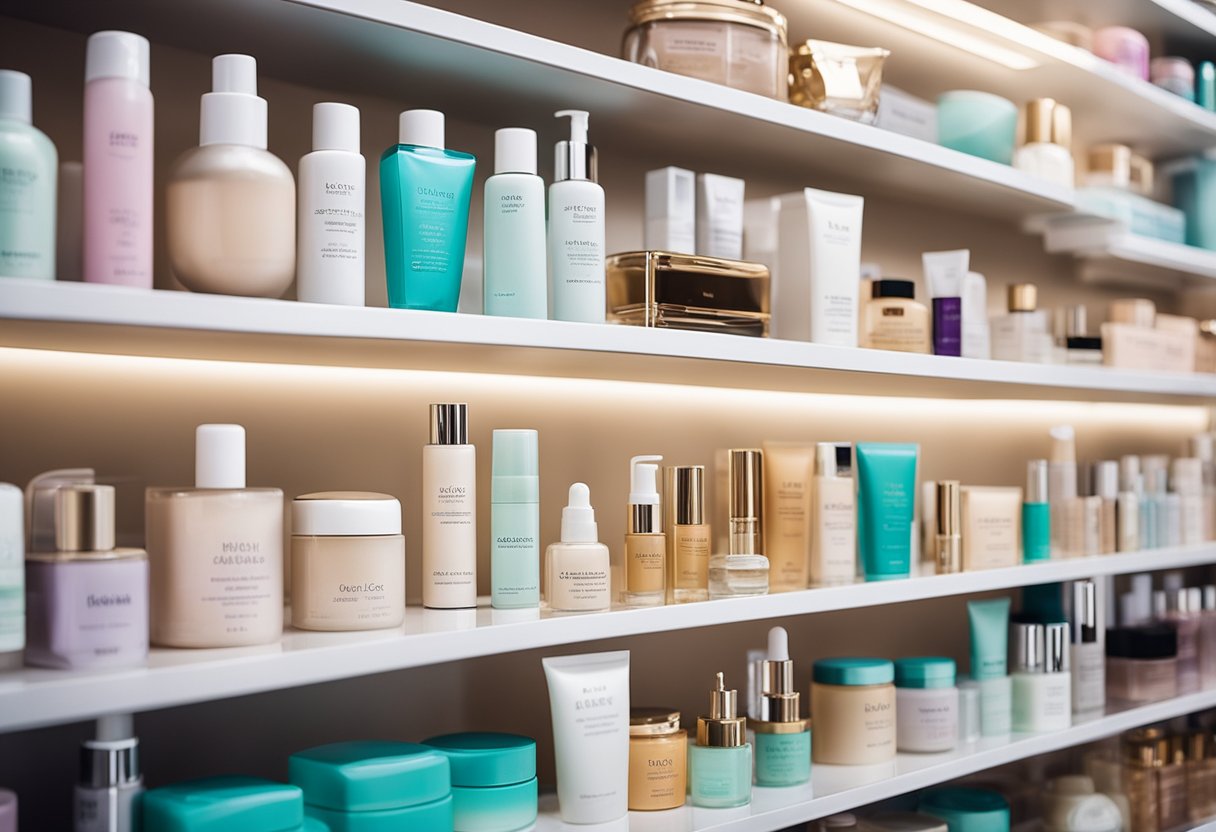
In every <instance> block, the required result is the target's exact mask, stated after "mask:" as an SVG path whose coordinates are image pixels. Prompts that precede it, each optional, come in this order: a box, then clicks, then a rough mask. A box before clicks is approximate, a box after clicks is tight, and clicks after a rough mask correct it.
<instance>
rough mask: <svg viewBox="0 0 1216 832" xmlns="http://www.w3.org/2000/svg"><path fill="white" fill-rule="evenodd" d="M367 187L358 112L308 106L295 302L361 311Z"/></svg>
mask: <svg viewBox="0 0 1216 832" xmlns="http://www.w3.org/2000/svg"><path fill="white" fill-rule="evenodd" d="M366 183H367V162H366V160H364V158H363V154H361V153H360V152H359V110H358V109H356V108H355V107H352V106H350V105H349V104H338V103H334V102H323V103H320V104H314V105H312V152H311V153H307V154H305V155H304V157H303V158H301V159H300V188H299V190H300V205H299V212H298V214H299V215H298V217H297V223H298V225H299V228H298V230H297V248H296V299H297V300H301V301H304V302H305V303H332V304H338V305H341V306H363V305H364V301H365V287H364V277H365V275H364V259H365V258H364V249H365V241H366V236H367V235H366V216H367V214H366V211H367V196H366V191H367V184H366Z"/></svg>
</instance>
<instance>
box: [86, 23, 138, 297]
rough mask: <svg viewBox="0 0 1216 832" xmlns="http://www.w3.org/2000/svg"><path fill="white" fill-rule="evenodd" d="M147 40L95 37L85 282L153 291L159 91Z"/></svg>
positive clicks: (89, 88) (90, 55)
mask: <svg viewBox="0 0 1216 832" xmlns="http://www.w3.org/2000/svg"><path fill="white" fill-rule="evenodd" d="M148 76H149V58H148V41H147V39H146V38H144V37H142V36H140V35H135V34H132V33H130V32H94V33H93V34H92V35H89V41H88V45H87V47H86V49H85V61H84V82H85V83H84V143H83V147H84V247H83V257H84V279H85V280H86V281H88V282H89V283H113V284H118V285H120V286H138V287H140V288H143V289H151V288H152V187H153V186H152V153H153V141H152V91H151V90H149V89H148Z"/></svg>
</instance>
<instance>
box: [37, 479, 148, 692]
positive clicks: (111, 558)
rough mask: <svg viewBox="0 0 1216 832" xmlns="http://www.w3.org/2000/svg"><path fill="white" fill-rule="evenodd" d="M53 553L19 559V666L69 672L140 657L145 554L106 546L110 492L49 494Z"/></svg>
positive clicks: (94, 488)
mask: <svg viewBox="0 0 1216 832" xmlns="http://www.w3.org/2000/svg"><path fill="white" fill-rule="evenodd" d="M54 495H55V549H56V551H54V552H30V553H29V554H28V555H27V556H26V574H25V593H26V595H25V606H26V623H25V628H26V629H25V634H26V645H25V662H26V664H30V665H34V666H36V667H55V668H63V669H71V670H82V669H92V668H103V667H105V668H109V667H133V666H136V665H141V664H143V663H144V662H145V661H146V660H147V658H148V556H147V554H145V553H144V550H143V549H116V548H114V486H112V485H65V486H62V487H60V488H58V489H56V490H55V492H54Z"/></svg>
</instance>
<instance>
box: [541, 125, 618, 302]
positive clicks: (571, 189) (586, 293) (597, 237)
mask: <svg viewBox="0 0 1216 832" xmlns="http://www.w3.org/2000/svg"><path fill="white" fill-rule="evenodd" d="M553 115H554V116H555V117H556V118H569V119H570V140H569V141H561V142H558V143H557V155H556V167H555V172H554V176H553V184H552V185H550V186H549V274H550V281H551V286H550V292H551V297H552V299H553V300H552V304H553V305H552V314H551V317H552V318H553V319H554V320H556V321H583V322H586V323H603V321H604V317H605V304H606V300H605V290H604V189H603V188H601V187H600V186H599V184H597V182H596V176H597V173H596V165H597V163H596V153H595V147H594V146H592V145H590V144H588V143H587V120H588V118H590V113H587V112H586V111H584V110H559V111H558V112H556V113H554V114H553Z"/></svg>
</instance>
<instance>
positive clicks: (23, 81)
mask: <svg viewBox="0 0 1216 832" xmlns="http://www.w3.org/2000/svg"><path fill="white" fill-rule="evenodd" d="M32 101H33V91H32V88H31V85H30V76H28V75H26V74H25V73H24V72H17V71H16V70H12V69H0V118H7V119H12V120H13V121H21V122H25V123H26V124H29V123H30V122H32V121H33V104H32Z"/></svg>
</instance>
